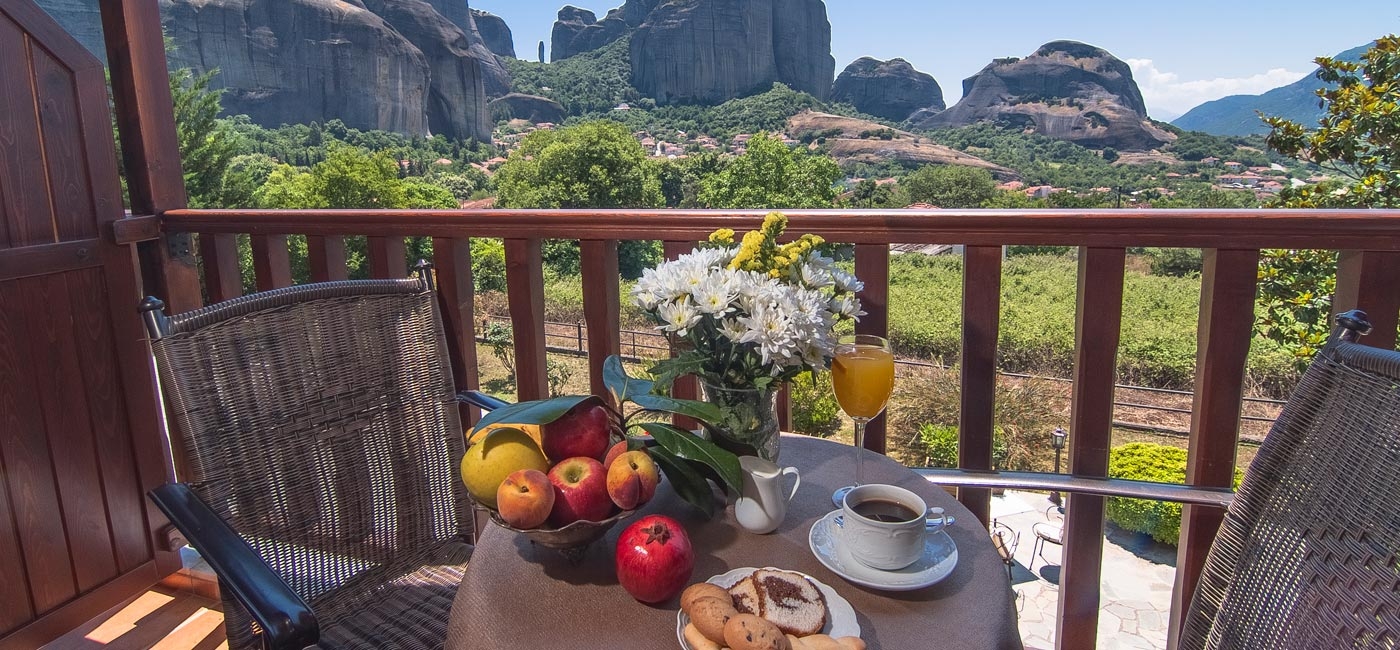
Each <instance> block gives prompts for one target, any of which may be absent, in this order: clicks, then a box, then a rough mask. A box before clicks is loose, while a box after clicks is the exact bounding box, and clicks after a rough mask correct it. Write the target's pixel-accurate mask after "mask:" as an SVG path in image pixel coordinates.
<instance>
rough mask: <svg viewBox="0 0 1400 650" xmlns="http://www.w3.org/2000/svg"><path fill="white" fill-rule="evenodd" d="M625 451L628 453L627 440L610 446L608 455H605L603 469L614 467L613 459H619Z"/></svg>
mask: <svg viewBox="0 0 1400 650" xmlns="http://www.w3.org/2000/svg"><path fill="white" fill-rule="evenodd" d="M625 453H627V441H626V440H623V441H622V442H619V443H617V444H615V445H613V446H611V447H608V455H606V456H604V457H603V469H612V463H613V461H615V460H617V457H618V456H621V455H623V454H625Z"/></svg>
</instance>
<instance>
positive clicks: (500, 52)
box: [471, 9, 515, 59]
mask: <svg viewBox="0 0 1400 650" xmlns="http://www.w3.org/2000/svg"><path fill="white" fill-rule="evenodd" d="M471 15H472V22H474V23H476V29H477V32H478V33H480V34H481V40H482V42H484V43H486V49H488V50H491V53H492V54H495V55H496V56H508V57H510V58H512V59H513V58H515V37H514V36H512V35H511V33H510V25H507V24H506V21H505V20H502V19H501V17H500V16H497V15H496V14H493V13H488V12H485V11H480V10H477V9H472V10H471Z"/></svg>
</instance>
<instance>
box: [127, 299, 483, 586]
mask: <svg viewBox="0 0 1400 650" xmlns="http://www.w3.org/2000/svg"><path fill="white" fill-rule="evenodd" d="M163 329H164V331H165V334H164V335H163V336H161V337H160V338H158V339H157V340H156V341H154V343H153V348H154V351H155V355H156V359H157V362H158V364H157V365H158V366H159V371H160V378H161V384H162V389H163V390H164V392H165V394H166V397H167V402H168V404H169V406H170V410H171V414H172V416H173V418H174V420H175V423H176V427H174V432H175V433H176V435H177V437H178V439H177V440H175V441H174V445H175V446H176V448H177V449H180V450H181V451H182V452H183V457H184V459H183V460H184V462H183V464H182V466H181V473H182V475H181V476H180V477H179V478H180V480H182V481H185V482H187V483H189V484H190V485H191V487H192V488H193V489H194V490H195V492H196V493H197V494H199V496H200V497H201V498H203V499H204V500H205V501H206V502H207V503H208V504H209V505H210V506H211V507H212V508H213V509H214V510H215V511H216V512H218V513H219V514H220V515H221V516H223V517H224V518H225V520H226V521H228V522H229V523H230V525H232V526H233V527H234V529H235V530H237V531H238V532H239V534H240V535H242V536H243V537H244V538H245V539H247V540H248V541H249V543H250V544H251V545H253V547H254V548H256V549H257V550H258V551H259V553H260V554H261V555H262V556H263V557H264V558H265V559H266V560H267V561H268V563H269V564H270V565H272V567H273V569H274V570H276V571H277V572H278V573H279V574H281V575H282V577H283V579H285V580H286V581H287V583H288V584H289V585H290V586H291V587H292V588H293V589H294V590H296V591H297V592H298V593H299V594H300V595H301V596H302V597H303V598H305V599H307V601H308V602H312V603H313V605H314V601H315V599H316V597H317V596H318V595H320V594H323V593H326V592H328V591H330V590H332V589H335V588H337V587H339V586H341V585H342V584H344V583H346V582H347V581H349V580H351V579H352V578H354V577H355V576H356V575H360V574H362V573H364V572H366V571H370V570H384V569H391V568H392V567H393V566H394V564H395V561H396V559H397V558H398V557H399V551H401V550H405V551H412V550H421V549H424V548H429V547H431V546H433V545H434V544H436V543H438V542H439V541H441V540H445V539H448V538H450V537H452V536H456V535H466V534H469V533H470V525H471V524H470V515H469V512H470V510H469V507H468V505H467V502H466V496H465V493H464V491H463V489H462V485H461V481H460V479H459V478H458V475H457V468H456V461H458V460H460V459H461V457H462V455H463V452H464V446H465V445H464V441H463V435H462V426H461V423H460V421H459V418H458V411H457V406H456V402H455V400H454V393H455V389H454V386H453V381H452V374H451V370H450V367H449V364H448V362H447V354H446V341H445V338H444V336H443V331H442V325H441V319H440V318H439V315H438V313H437V306H436V302H435V300H434V298H433V293H432V292H431V291H429V290H427V287H426V286H423V285H422V284H420V283H419V282H418V281H416V280H397V281H395V280H381V281H358V282H355V281H352V282H334V283H324V284H319V285H314V284H313V285H305V286H300V287H295V288H292V289H281V290H278V291H274V292H265V293H262V294H254V295H252V296H245V297H243V298H238V299H235V300H231V301H227V302H225V303H220V304H218V305H213V306H211V307H208V308H205V309H202V310H199V311H195V312H190V313H188V314H181V315H177V316H174V317H172V318H170V319H168V320H166V321H163Z"/></svg>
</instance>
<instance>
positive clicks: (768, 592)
mask: <svg viewBox="0 0 1400 650" xmlns="http://www.w3.org/2000/svg"><path fill="white" fill-rule="evenodd" d="M751 578H752V581H753V587H752V588H753V589H754V591H756V592H757V596H758V610H759V611H758V615H759V616H762V617H763V618H765V619H768V621H770V622H772V623H773V624H774V625H777V626H778V629H780V630H782V631H783V633H784V634H792V635H795V636H799V637H802V636H807V635H810V634H817V633H818V632H821V631H822V628H823V627H826V617H827V611H826V598H825V597H823V596H822V592H821V590H820V589H817V586H816V585H814V584H812V581H811V580H808V579H807V577H806V576H804V575H801V574H798V573H793V572H791V571H775V570H768V569H760V570H758V571H755V572H754V574H753V576H751ZM746 580H747V579H746ZM735 586H736V587H737V586H738V585H735ZM729 593H730V594H731V595H732V594H733V593H734V590H732V589H731V590H730V592H729ZM734 600H735V602H736V608H737V603H738V600H739V598H738V597H737V596H736V597H735V599H734Z"/></svg>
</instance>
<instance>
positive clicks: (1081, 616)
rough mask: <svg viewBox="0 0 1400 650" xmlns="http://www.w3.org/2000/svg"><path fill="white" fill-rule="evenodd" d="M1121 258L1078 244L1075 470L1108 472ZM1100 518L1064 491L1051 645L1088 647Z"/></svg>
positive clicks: (1094, 620)
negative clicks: (1061, 557) (1065, 500)
mask: <svg viewBox="0 0 1400 650" xmlns="http://www.w3.org/2000/svg"><path fill="white" fill-rule="evenodd" d="M1124 258H1125V255H1124V250H1123V249H1122V248H1087V247H1085V248H1080V249H1079V280H1078V305H1077V306H1076V310H1075V324H1074V384H1073V386H1074V388H1073V393H1072V395H1071V397H1070V436H1069V445H1070V447H1069V450H1070V451H1069V469H1070V472H1071V473H1072V474H1074V475H1075V476H1086V477H1094V478H1102V477H1106V476H1108V449H1109V445H1110V444H1111V442H1112V434H1113V389H1114V383H1115V381H1114V379H1115V376H1116V375H1117V372H1116V371H1117V359H1118V337H1119V332H1120V331H1121V329H1122V327H1121V325H1122V319H1123V263H1124ZM1045 435H1047V436H1048V435H1050V432H1048V431H1047V432H1045ZM1103 523H1104V498H1103V497H1101V496H1095V495H1088V494H1076V495H1074V496H1073V497H1071V498H1070V500H1069V507H1068V510H1067V513H1066V515H1065V523H1064V533H1063V538H1062V540H1063V541H1064V561H1063V562H1061V568H1060V600H1059V617H1058V625H1059V629H1058V630H1057V632H1056V634H1055V646H1056V647H1057V648H1064V649H1066V650H1069V649H1071V648H1074V649H1077V648H1093V647H1094V646H1095V644H1096V643H1097V638H1098V621H1099V579H1100V575H1101V573H1102V571H1101V569H1102V563H1103Z"/></svg>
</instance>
